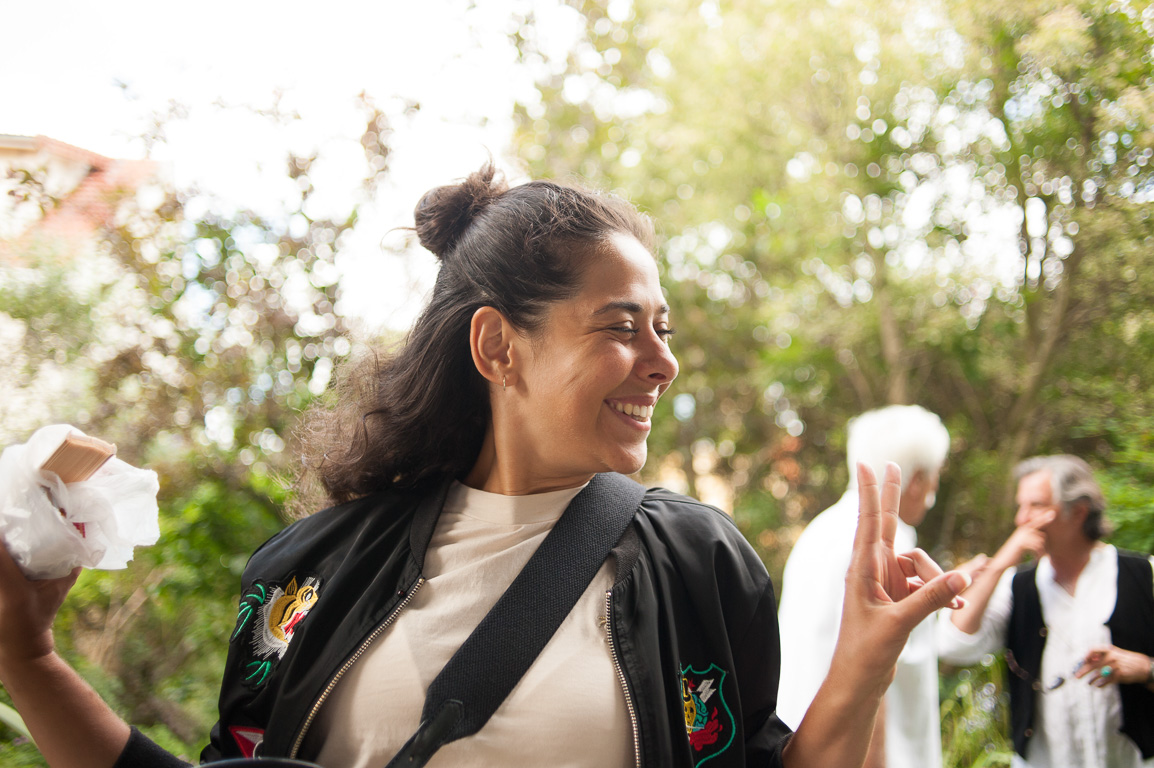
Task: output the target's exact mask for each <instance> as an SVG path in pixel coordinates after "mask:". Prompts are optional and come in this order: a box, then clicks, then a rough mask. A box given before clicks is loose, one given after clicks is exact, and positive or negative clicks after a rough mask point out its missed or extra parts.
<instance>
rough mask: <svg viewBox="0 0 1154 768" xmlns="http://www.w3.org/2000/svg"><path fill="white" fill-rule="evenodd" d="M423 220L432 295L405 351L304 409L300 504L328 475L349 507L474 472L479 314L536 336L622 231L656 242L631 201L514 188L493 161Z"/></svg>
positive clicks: (483, 416) (328, 487)
mask: <svg viewBox="0 0 1154 768" xmlns="http://www.w3.org/2000/svg"><path fill="white" fill-rule="evenodd" d="M415 219H416V227H415V229H416V232H417V236H418V238H419V239H420V242H421V245H423V246H424V247H426V248H428V249H429V250H430V251H432V252H433V253H434V254H435V255H436V256H437V258H438V259H439V260H440V262H441V267H440V272H439V273H438V275H437V280H436V283H435V285H434V287H433V295H432V298H431V299H430V300H429V303H428V305H427V306H426V307H425V309H424V311H423V312H422V313H421V315H420V317H418V318H417V321H416V323H415V324H414V325H413V328H412V329H411V330H410V331H409V334H408V336H407V337H406V339H405V341H404V342H403V344H402V345H401V346H400V348H399V350H398V351H397V352H396V353H395V354H393V355H391V356H382V355H376V354H373V355H368V356H365V357H363V358H361V359H360V360H359V361H358V362H355V363H353V364H351V365H350V366H349V367H348V368H347V369H346V370H345V371H344V372H343V373H342V374H340V375H338V384H337V393H336V394H337V402H336V405H335V406H334V407H323V406H317V407H314V408H313V409H312V410H311V411H310V412H309V413H308V414H306V416H305V421H304V425H303V427H302V428H301V429H300V430H299V432H298V437H299V438H300V442H301V444H302V446H303V457H302V458H303V464H304V471H303V474H302V480H301V486H302V488H301V492H302V494H303V496H302V498H301V499H300V501H301V502H302V503H304V502H305V498H304V497H305V496H308V494H307V492H305V491H304V489H305V488H308V487H309V486H310V485H312V486H313V487H314V488H315V486H316V484H318V483H319V485H320V487H321V489H323V493H324V496H325V497H327V498H326V501H327V502H329V503H342V502H345V501H350V500H352V499H355V498H358V497H361V496H364V495H367V494H370V493H373V492H375V491H380V490H383V489H386V488H390V487H394V486H396V487H414V486H418V485H423V484H426V483H430V482H436V481H439V480H442V479H445V478H449V477H461V476H464V475H465V474H467V473H468V472H469V470H470V469H472V467H473V464H474V462H475V461H476V458H477V455H478V453H479V451H480V449H481V443H482V440H483V439H484V436H485V431H486V429H487V428H488V425H489V419H490V412H489V390H488V382H487V381H486V380H485V379H484V378H483V377H482V376H481V374H480V373H479V372H478V371H477V370H476V368H475V366H474V364H473V359H472V356H471V354H470V351H469V325H470V323H471V321H472V317H473V314H474V313H475V312H476V311H477V310H478V309H480V308H481V307H485V306H490V307H494V308H496V309H497V310H499V311H500V312H501V313H502V314H503V315H504V316H505V317H506V318H508V319H509V321H510V322H512V323H513V324H514V325H515V326H516V327H517V328H519V329H521V330H522V331H524V332H527V333H533V332H535V331H537V330H539V328H540V327H541V324H542V322H543V321H544V319H545V315H546V312H547V310H548V309H549V306H550V305H551V304H553V303H554V302H557V301H560V300H563V299H566V298H569V297H571V296H573V295H575V294H576V293H577V291H578V290H579V289H580V283H581V277H582V274H583V267H584V265H586V264H587V263H589V261H590V260H591V259H593V258H596V257H597V255H598V253H599V252H600V251H601V249H602V248H603V247H604V246H605V244H606V242H607V240H608V239H609V237H610V236H612V235H614V234H617V233H623V234H629V235H632V236H634V237H636V238H637V239H638V240H639V241H640V242H641V243H642V244H643V245H644V246H645V247H646V248H650V249H652V246H653V225H652V223H651V221H650V220H649V219H648V218H647V217H646V216H644V215H643V214H641V213H640V212H638V211H637V209H636V208H634V207H633V206H632V205H630V204H629V203H627V202H625V201H624V200H621V199H619V198H615V197H610V196H607V195H603V194H599V193H596V192H592V191H588V190H584V189H580V188H577V187H573V186H568V185H564V184H558V183H555V182H551V181H533V182H529V183H526V184H521V185H519V186H515V187H509V186H508V185H507V184H506V183H505V182H504V181H503V180H502V179H501V178H500V177H498V176H497V174H496V172H495V170H494V168H493V166H492V164H491V163H489V164H486V165H485V166H483V167H482V168H481V169H480V170H479V171H477V172H476V173H473V174H472V175H470V176H469V177H468V178H467V179H465V180H464V181H463V182H461V183H460V184H455V185H451V186H445V187H437V188H436V189H433V190H431V191H429V192H428V193H426V194H425V195H424V197H422V198H421V201H420V202H419V203H418V204H417V208H416V211H415ZM310 476H312V477H310Z"/></svg>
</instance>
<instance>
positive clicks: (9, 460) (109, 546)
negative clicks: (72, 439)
mask: <svg viewBox="0 0 1154 768" xmlns="http://www.w3.org/2000/svg"><path fill="white" fill-rule="evenodd" d="M69 434H80V435H83V434H84V433H83V432H81V431H80V430H78V429H76V428H75V427H72V426H69V425H67V424H56V425H53V426H50V427H43V428H41V429H38V430H37V431H36V432H35V433H33V435H32V437H31V438H30V439H29V440H28V442H27V443H25V444H23V445H13V446H9V447H8V448H6V449H5V450H4V453H3V454H0V539H2V540H3V542H4V545H5V546H6V547H7V548H8V552H9V553H10V554H11V555H12V558H13V559H14V560H15V561H16V563H17V564H18V565H19V566H20V568H21V570H23V571H24V574H25V575H26V576H28V577H29V578H31V579H52V578H58V577H60V576H66V575H68V573H70V572H71V571H72V569H73V568H75V567H76V566H78V565H82V566H84V567H85V568H99V569H102V570H117V569H120V568H124V567H125V566H126V565H127V564H128V561H129V560H131V559H132V549H133V547H136V546H143V545H148V544H155V543H156V540H157V538H159V536H160V525H159V509H158V507H157V504H156V494H157V492H158V491H159V490H160V483H159V481H158V480H157V477H156V473H155V472H153V471H152V470H145V469H137V468H136V467H133V466H131V465H130V464H127V463H125V462H123V461H121V460H120V459H118V458H116V457H115V456H114V457H112V458H111V459H109V460H108V461H107V462H106V463H105V464H104V466H102V467H101V468H100V469H98V470H96V472H95V473H94V474H93V475H92V476H91V477H90V478H88V479H87V480H82V481H80V482H76V483H67V484H65V483H64V482H62V481H61V480H60V478H59V477H58V476H57V475H56V474H55V473H54V472H49V471H42V470H41V469H40V466H41V465H42V464H43V463H44V462H45V460H47V459H48V457H49V456H51V455H52V454H53V452H54V451H55V450H56V449H57V448H59V447H60V444H61V443H63V442H64V438H65V437H67V436H68V435H69ZM50 494H51V495H50ZM53 502H55V503H53Z"/></svg>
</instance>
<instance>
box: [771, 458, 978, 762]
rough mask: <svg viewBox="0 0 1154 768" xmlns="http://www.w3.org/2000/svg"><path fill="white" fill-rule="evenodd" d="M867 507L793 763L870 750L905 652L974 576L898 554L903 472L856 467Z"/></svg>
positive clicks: (920, 555) (918, 555)
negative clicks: (825, 669)
mask: <svg viewBox="0 0 1154 768" xmlns="http://www.w3.org/2000/svg"><path fill="white" fill-rule="evenodd" d="M858 487H859V488H860V498H861V508H860V512H859V517H858V529H857V534H856V536H855V538H854V553H853V560H852V562H851V563H850V568H849V573H848V574H847V575H846V592H845V602H844V607H843V609H842V622H841V629H840V631H839V633H838V641H837V650H836V651H835V652H834V658H833V663H832V664H831V665H830V671H829V675H828V676H827V677H826V679H825V682H824V683H822V686H821V688H820V689H819V690H818V693H817V696H816V697H815V698H814V700H813V704H811V705H810V708H809V711H808V712H807V713H806V715H805V718H804V719H803V720H802V722H801V724H800V725H798V728H797V732H796V733H795V734H794V736H793V738H792V739H791V740H790V742H789V744H788V745H787V746H786V749H785V754H784V758H785V764H786V765H787V766H788V767H789V768H810V767H811V766H812V767H814V768H817V766H821V767H822V768H827V767H828V766H835V765H836V766H839V767H847V768H848V767H851V766H860V765H862V764H863V762H864V761H865V759H866V754H867V752H868V750H869V745H870V741H871V736H872V734H873V731H874V724H875V722H876V720H877V715H878V711H879V709H880V707H881V704H882V697H883V696H884V695H885V691H886V688H888V687H889V684H890V682H891V681H892V680H893V676H894V668H895V665H896V664H897V659H898V656H899V654H901V651H902V648H903V647H904V646H905V643H906V640H907V639H908V638H909V635H910V632H912V631H913V629H914V627H916V626H917V625H918V624H919V623H921V621H922V620H924V619H925V618H926V617H927V616H929V615H930V614H931V613H933V612H934V611H936V610H938V609H939V608H942V607H945V606H947V605H951V604H953V605H957V604H959V601H957V600H956V598H957V595H958V593H960V592H961V591H962V590H963V589H965V587H966V586H967V584H968V582H969V579H968V578H967V577H966V576H965V575H963V574H961V573H956V572H950V573H944V574H943V573H942V571H941V569H940V568H938V567H937V565H936V564H935V563H934V562H933V560H931V559H930V558H929V557H928V556H927V555H926V554H925V553H924V552H921V551H920V550H915V551H914V552H912V553H910V554H909V555H902V556H898V555H897V554H896V553H895V552H894V535H895V533H896V530H897V520H898V499H899V496H900V494H901V478H900V474H899V472H898V469H897V466H896V465H893V464H891V465H889V466H887V467H886V474H885V482H884V484H883V486H882V487H881V488H880V489H879V487H878V482H877V479H876V478H875V477H874V475H873V472H872V471H871V470H870V469H869V468H868V467H865V466H863V465H860V464H859V465H858Z"/></svg>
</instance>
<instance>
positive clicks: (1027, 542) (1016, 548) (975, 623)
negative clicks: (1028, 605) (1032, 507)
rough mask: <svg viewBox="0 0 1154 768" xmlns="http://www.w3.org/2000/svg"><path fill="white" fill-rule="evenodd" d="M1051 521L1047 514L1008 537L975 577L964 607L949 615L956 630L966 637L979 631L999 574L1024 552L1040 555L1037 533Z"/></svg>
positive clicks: (1041, 547) (1041, 543)
mask: <svg viewBox="0 0 1154 768" xmlns="http://www.w3.org/2000/svg"><path fill="white" fill-rule="evenodd" d="M1053 519H1054V512H1053V511H1050V512H1048V513H1047V514H1045V515H1041V516H1039V517H1037V518H1035V519H1034V520H1031V521H1030V522H1028V523H1026V524H1024V525H1021V526H1019V527H1018V528H1017V530H1015V531H1014V532H1013V533H1012V534H1010V538H1008V539H1006V543H1005V544H1003V545H1002V546H1001V547H1000V548H999V549H998V551H997V553H995V554H994V556H993V557H991V558H990V559H989V560H987V561H986V565H985V567H983V568H982V569H981V570H979V571H978V572H977V573H976V574H975V576H974V582H973V584H972V585H970V588H969V589H967V590H966V604H965V605H964V606H962V607H961V608H959V609H958V610H956V611H953V612H952V613H951V614H950V621H952V622H953V624H954V626H955V627H957V628H958V629H960V630H962V631H963V632H965V633H966V634H967V635H972V634H974V633H975V632H977V631H978V630H979V629H981V627H982V617H983V616H985V614H986V607H987V606H989V604H990V597H991V596H992V595H993V594H994V587H996V586H998V581H999V580H1000V579H1001V578H1002V574H1003V573H1005V572H1006V570H1007V569H1009V568H1013V567H1014V566H1016V565H1017V564H1018V563H1020V562H1022V558H1023V557H1025V555H1026V553H1027V552H1032V553H1033V554H1034V555H1035V556H1036V557H1040V556H1041V555H1042V552H1043V550H1044V546H1045V539H1044V537H1043V535H1042V532H1041V530H1039V529H1040V528H1041V527H1042V526H1044V525H1046V524H1047V523H1049V522H1050V521H1051V520H1053Z"/></svg>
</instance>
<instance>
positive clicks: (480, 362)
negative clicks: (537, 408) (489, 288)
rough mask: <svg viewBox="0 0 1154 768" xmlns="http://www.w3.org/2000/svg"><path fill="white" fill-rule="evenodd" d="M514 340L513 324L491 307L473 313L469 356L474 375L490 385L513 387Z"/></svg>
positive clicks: (470, 325)
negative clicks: (473, 367) (482, 378)
mask: <svg viewBox="0 0 1154 768" xmlns="http://www.w3.org/2000/svg"><path fill="white" fill-rule="evenodd" d="M516 336H517V332H516V330H515V329H514V328H513V324H512V323H510V322H509V320H508V318H506V317H505V316H504V315H503V314H501V313H500V312H499V311H498V310H496V309H494V308H493V307H481V308H480V309H478V310H477V311H476V312H474V313H473V319H472V321H471V322H470V323H469V352H470V353H471V354H472V355H473V365H475V366H477V371H478V372H479V373H480V374H481V375H482V376H484V377H485V378H486V379H487V380H488V381H489V382H490V383H491V384H494V385H496V386H499V387H502V388H504V387H507V386H508V385H509V384H510V383H512V380H513V376H514V374H513V370H512V369H513V367H514V366H513V362H514V359H515V357H516V353H515V351H514V349H513V347H514V343H515V339H516Z"/></svg>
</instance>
